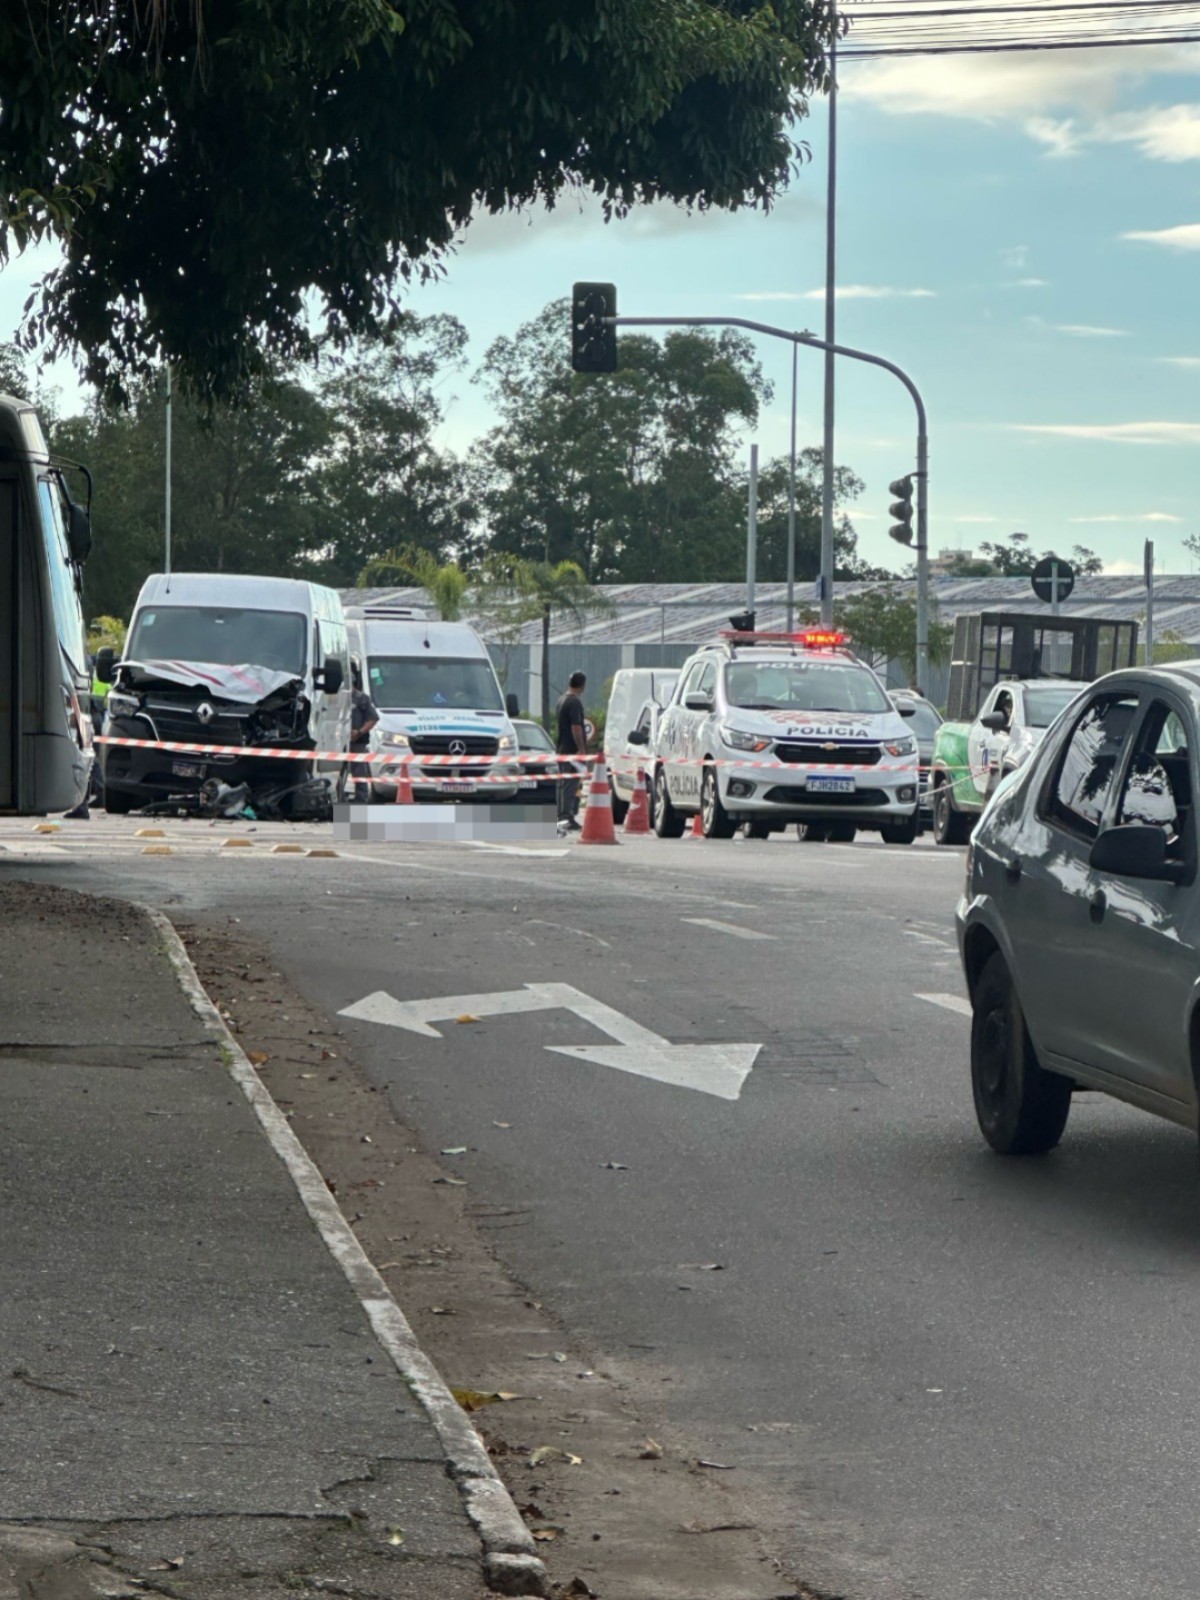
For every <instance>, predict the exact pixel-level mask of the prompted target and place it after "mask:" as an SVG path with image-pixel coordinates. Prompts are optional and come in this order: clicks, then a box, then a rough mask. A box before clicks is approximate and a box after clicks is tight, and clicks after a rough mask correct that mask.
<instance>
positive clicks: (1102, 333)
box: [1051, 322, 1129, 339]
mask: <svg viewBox="0 0 1200 1600" xmlns="http://www.w3.org/2000/svg"><path fill="white" fill-rule="evenodd" d="M1051 327H1052V328H1053V331H1054V332H1055V333H1068V334H1070V335H1071V337H1072V338H1074V339H1127V338H1128V337H1129V330H1128V328H1097V327H1094V326H1093V325H1092V324H1091V323H1088V322H1055V323H1052V324H1051Z"/></svg>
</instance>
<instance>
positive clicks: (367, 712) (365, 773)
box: [350, 661, 379, 800]
mask: <svg viewBox="0 0 1200 1600" xmlns="http://www.w3.org/2000/svg"><path fill="white" fill-rule="evenodd" d="M350 674H351V677H352V679H353V682H354V693H353V695H352V696H351V701H350V705H351V711H350V748H351V750H361V751H363V752H364V753H365V752H366V751H367V749H368V748H369V747H370V743H371V729H372V728H373V727H374V726H375V724H376V723H377V722H378V721H379V713H378V711H376V709H375V706H374V703H373V702H372V700H371V697H370V695H369V694H368V693H367V692H366V690H365V689H364V688H363V675H362V667H361V666H360V665H359V664H358V662H357V661H352V662H351V664H350ZM350 776H351V777H352V778H353V779H354V798H355V799H356V800H370V798H371V766H370V763H369V762H367V761H352V762H351V763H350Z"/></svg>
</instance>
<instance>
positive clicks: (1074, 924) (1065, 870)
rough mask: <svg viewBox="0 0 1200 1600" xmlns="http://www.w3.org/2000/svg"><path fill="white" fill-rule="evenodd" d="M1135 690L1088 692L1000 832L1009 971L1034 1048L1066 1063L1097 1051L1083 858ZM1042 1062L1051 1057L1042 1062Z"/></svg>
mask: <svg viewBox="0 0 1200 1600" xmlns="http://www.w3.org/2000/svg"><path fill="white" fill-rule="evenodd" d="M1137 712H1138V695H1137V692H1136V691H1128V690H1127V691H1109V692H1104V693H1096V694H1093V695H1092V696H1090V697H1089V699H1088V700H1087V701H1086V703H1085V704H1084V705H1083V707H1082V708H1081V709H1080V711H1079V712H1078V714H1077V715H1076V716H1075V717H1074V718H1073V720H1072V722H1071V725H1070V729H1069V731H1068V734H1067V736H1066V737H1065V738H1064V739H1063V741H1062V743H1061V744H1060V745H1059V746H1058V748H1057V751H1056V753H1055V756H1054V758H1053V760H1052V762H1051V763H1050V766H1049V770H1048V772H1047V774H1046V776H1045V777H1044V778H1042V779H1041V781H1040V784H1039V786H1038V787H1037V788H1036V789H1034V790H1032V791H1031V798H1032V799H1033V801H1034V804H1033V805H1032V807H1030V806H1027V807H1026V808H1025V811H1024V813H1023V815H1022V818H1021V821H1020V824H1019V826H1018V827H1017V828H1016V829H1015V830H1014V831H1013V832H1012V833H1010V834H1007V835H1006V837H1005V838H1004V840H1003V842H1002V844H1001V846H1000V848H1001V851H1002V852H1003V853H1004V855H1005V857H1006V859H1005V870H1006V874H1007V883H1006V886H1005V889H1004V893H1003V900H1002V908H1003V915H1004V921H1005V924H1006V927H1007V931H1008V934H1009V940H1010V948H1011V954H1012V961H1013V967H1014V972H1013V977H1014V979H1015V981H1016V987H1017V993H1018V995H1019V996H1020V999H1021V1004H1022V1006H1023V1007H1024V1010H1025V1015H1026V1018H1027V1020H1028V1022H1029V1027H1030V1031H1031V1032H1032V1034H1033V1038H1034V1042H1035V1044H1036V1045H1037V1048H1038V1050H1039V1051H1040V1052H1042V1053H1043V1054H1044V1055H1046V1056H1048V1057H1054V1058H1057V1061H1058V1063H1059V1064H1060V1065H1062V1064H1065V1070H1069V1068H1070V1064H1071V1063H1072V1062H1078V1061H1086V1062H1098V1060H1099V1058H1100V1056H1101V1055H1102V1054H1103V1051H1104V1044H1103V1040H1102V1039H1101V1038H1100V1036H1099V1014H1098V1012H1097V1008H1096V1004H1095V995H1094V992H1093V991H1094V977H1095V958H1096V953H1097V940H1096V937H1095V936H1096V931H1097V929H1096V923H1095V922H1094V921H1093V920H1092V908H1091V905H1090V898H1091V895H1092V893H1093V890H1094V888H1095V884H1094V882H1093V873H1092V868H1091V864H1090V861H1089V856H1090V854H1091V848H1092V845H1093V843H1094V842H1095V840H1096V838H1097V837H1098V835H1099V832H1100V829H1101V826H1102V825H1104V823H1105V821H1106V817H1107V810H1108V806H1109V803H1110V801H1111V800H1112V798H1113V794H1114V790H1115V786H1116V785H1117V783H1118V781H1119V778H1120V774H1121V772H1122V769H1123V765H1124V762H1125V760H1126V758H1127V756H1128V753H1129V749H1130V742H1131V737H1132V734H1133V729H1134V723H1135V720H1136V718H1137ZM1047 1064H1048V1065H1052V1064H1054V1063H1053V1062H1050V1061H1048V1062H1047Z"/></svg>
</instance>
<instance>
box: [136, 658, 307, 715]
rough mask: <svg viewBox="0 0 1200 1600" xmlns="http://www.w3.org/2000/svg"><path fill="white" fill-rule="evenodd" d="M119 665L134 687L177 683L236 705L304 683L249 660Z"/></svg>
mask: <svg viewBox="0 0 1200 1600" xmlns="http://www.w3.org/2000/svg"><path fill="white" fill-rule="evenodd" d="M120 665H121V671H122V672H125V673H128V674H129V681H130V683H131V684H132V685H133V686H134V687H135V688H139V689H144V688H147V687H149V686H150V685H152V684H155V683H158V684H163V683H168V684H178V685H179V686H180V687H182V688H187V689H202V690H204V691H206V692H207V693H208V694H211V695H215V696H216V697H217V698H218V699H221V700H233V701H234V702H236V703H237V704H238V705H247V706H252V705H257V704H258V702H259V701H260V700H266V699H267V698H269V696H271V695H273V694H278V693H279V692H280V691H281V690H283V689H287V688H288V687H289V686H292V685H294V686H295V688H296V689H297V690H299V689H301V688H303V686H304V685H303V679H301V678H298V677H297V676H296V674H295V673H293V672H277V671H276V670H275V669H274V668H273V667H256V666H253V665H252V664H250V663H249V662H246V663H243V664H241V665H239V666H235V667H229V666H225V665H224V663H222V662H217V661H122V662H121V664H120Z"/></svg>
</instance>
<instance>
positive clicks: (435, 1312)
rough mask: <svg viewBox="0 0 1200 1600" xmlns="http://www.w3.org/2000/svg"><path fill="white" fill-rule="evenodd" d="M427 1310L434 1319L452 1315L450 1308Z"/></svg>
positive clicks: (442, 1307)
mask: <svg viewBox="0 0 1200 1600" xmlns="http://www.w3.org/2000/svg"><path fill="white" fill-rule="evenodd" d="M429 1310H430V1312H431V1314H432V1315H433V1316H435V1317H452V1316H453V1315H454V1312H453V1310H452V1309H451V1307H450V1306H430V1308H429Z"/></svg>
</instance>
